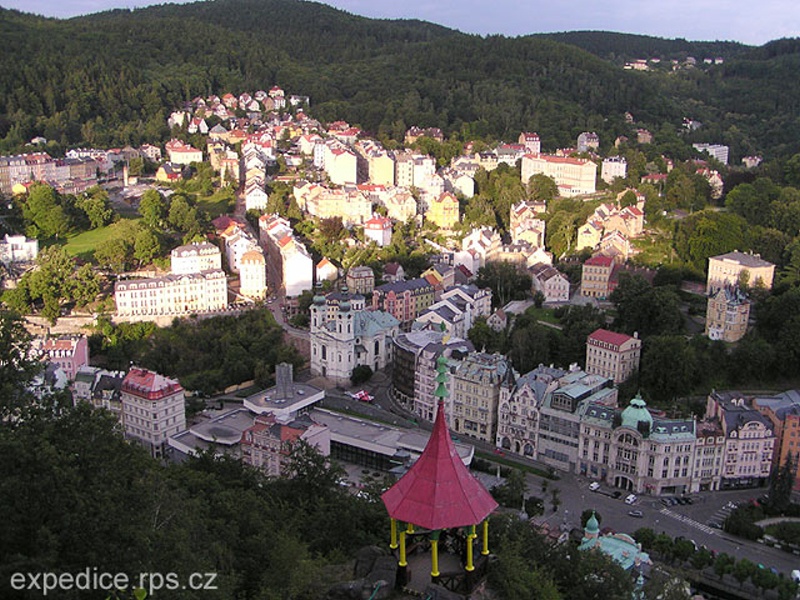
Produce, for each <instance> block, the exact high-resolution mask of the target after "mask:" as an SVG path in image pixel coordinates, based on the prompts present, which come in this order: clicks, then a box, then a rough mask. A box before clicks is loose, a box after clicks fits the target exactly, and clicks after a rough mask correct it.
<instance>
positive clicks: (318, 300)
mask: <svg viewBox="0 0 800 600" xmlns="http://www.w3.org/2000/svg"><path fill="white" fill-rule="evenodd" d="M313 302H314V304H315V305H316V306H322V305H323V304H325V296H323V295H322V294H317V295H316V296H314V300H313Z"/></svg>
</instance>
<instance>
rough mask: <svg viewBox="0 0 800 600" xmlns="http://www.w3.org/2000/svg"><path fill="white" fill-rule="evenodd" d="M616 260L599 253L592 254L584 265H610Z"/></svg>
mask: <svg viewBox="0 0 800 600" xmlns="http://www.w3.org/2000/svg"><path fill="white" fill-rule="evenodd" d="M613 262H614V259H613V258H611V257H610V256H603V255H602V254H598V255H596V256H592V257H591V258H589V259H587V260H586V262H585V263H583V264H584V265H589V266H590V267H610V266H611V263H613Z"/></svg>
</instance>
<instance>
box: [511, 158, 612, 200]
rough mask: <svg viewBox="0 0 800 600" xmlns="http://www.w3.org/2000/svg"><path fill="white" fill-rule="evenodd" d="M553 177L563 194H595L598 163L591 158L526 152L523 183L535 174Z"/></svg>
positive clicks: (523, 163) (523, 159) (569, 195)
mask: <svg viewBox="0 0 800 600" xmlns="http://www.w3.org/2000/svg"><path fill="white" fill-rule="evenodd" d="M538 174H542V175H546V176H548V177H552V178H553V179H554V180H555V182H556V185H557V186H558V190H559V193H560V194H561V195H562V196H567V197H571V196H579V195H583V194H593V193H594V192H595V190H596V187H595V186H596V182H597V165H596V164H595V163H594V162H592V161H591V160H587V159H583V158H571V157H567V156H552V155H547V154H526V155H525V156H523V157H522V183H523V184H527V183H528V181H529V180H530V178H531V177H533V176H534V175H538Z"/></svg>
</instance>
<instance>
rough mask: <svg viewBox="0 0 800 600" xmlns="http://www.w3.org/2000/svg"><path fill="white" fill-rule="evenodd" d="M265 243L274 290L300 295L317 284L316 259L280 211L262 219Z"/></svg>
mask: <svg viewBox="0 0 800 600" xmlns="http://www.w3.org/2000/svg"><path fill="white" fill-rule="evenodd" d="M258 228H259V232H260V233H259V236H260V241H261V245H262V247H263V248H264V250H266V253H267V280H268V283H269V288H270V290H272V292H273V293H277V292H279V291H280V292H283V293H284V294H285V295H286V296H288V297H297V296H299V295H300V294H302V293H303V292H304V291H305V290H310V289H312V287H313V285H314V283H313V282H314V261H313V260H312V258H311V255H310V254H309V253H308V250H306V247H305V246H304V245H303V244H302V243H301V242H300V241H299V240H298V239H297V238H295V237H294V231H292V227H291V225H290V224H289V221H287V220H286V219H284V218H283V217H279V216H278V215H262V216H261V217H260V218H259V220H258Z"/></svg>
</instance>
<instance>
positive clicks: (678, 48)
mask: <svg viewBox="0 0 800 600" xmlns="http://www.w3.org/2000/svg"><path fill="white" fill-rule="evenodd" d="M534 37H544V38H547V39H551V40H553V41H556V42H563V43H564V44H571V45H572V46H577V47H578V48H581V49H583V50H586V51H587V52H591V53H592V54H594V55H595V56H599V57H600V58H605V59H607V60H611V61H615V62H624V61H626V60H635V59H640V58H645V59H646V58H660V59H662V60H670V59H676V60H682V59H685V58H686V57H688V56H693V57H695V58H697V59H704V58H722V59H724V60H730V59H732V58H736V57H737V56H740V55H742V54H744V53H745V52H747V50H748V49H750V48H751V47H750V46H746V45H744V44H740V43H739V42H722V41H716V42H698V41H694V42H693V41H687V40H685V39H681V38H678V39H665V38H659V37H653V36H649V35H635V34H630V33H615V32H611V31H566V32H560V33H542V34H538V35H535V36H534Z"/></svg>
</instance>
